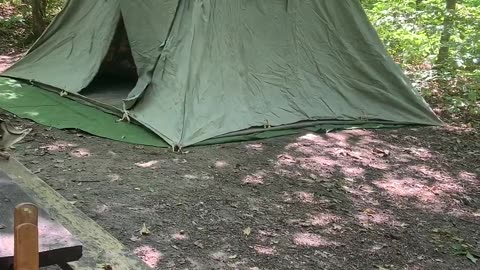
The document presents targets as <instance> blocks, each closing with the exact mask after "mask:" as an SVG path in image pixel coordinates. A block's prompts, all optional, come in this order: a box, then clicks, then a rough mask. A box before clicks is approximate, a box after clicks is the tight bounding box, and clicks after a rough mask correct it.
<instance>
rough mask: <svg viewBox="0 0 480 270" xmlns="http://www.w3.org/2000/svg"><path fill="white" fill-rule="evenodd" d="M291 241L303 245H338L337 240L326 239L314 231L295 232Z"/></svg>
mask: <svg viewBox="0 0 480 270" xmlns="http://www.w3.org/2000/svg"><path fill="white" fill-rule="evenodd" d="M293 242H294V243H295V245H297V246H303V247H330V246H337V245H338V243H337V242H334V241H331V240H328V239H326V238H325V237H323V236H321V235H318V234H314V233H295V234H294V235H293Z"/></svg>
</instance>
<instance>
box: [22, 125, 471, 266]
mask: <svg viewBox="0 0 480 270" xmlns="http://www.w3.org/2000/svg"><path fill="white" fill-rule="evenodd" d="M18 123H19V124H24V125H31V124H29V123H27V122H23V121H19V122H18ZM479 142H480V140H479V136H478V134H476V133H475V131H474V130H473V131H465V130H455V129H453V128H424V129H399V130H384V131H364V130H357V131H344V132H337V133H331V134H311V133H304V134H302V135H300V136H293V137H283V138H276V139H271V140H265V141H258V142H248V143H238V144H226V145H217V146H207V147H198V148H191V149H187V150H188V151H189V152H186V153H183V154H174V153H171V152H170V151H169V150H165V149H158V148H149V147H140V146H133V145H127V144H121V143H117V142H112V141H108V140H104V139H99V138H95V137H91V136H89V135H86V134H81V133H78V132H76V131H58V130H50V129H46V128H44V127H39V126H35V130H34V132H32V134H31V135H30V136H29V138H28V139H27V141H26V142H25V143H24V144H22V145H19V146H18V147H17V150H16V155H17V156H18V157H19V159H20V160H21V161H22V162H24V163H25V164H26V165H27V166H28V167H29V168H30V169H31V170H32V171H34V172H36V173H37V174H38V175H39V176H40V177H41V178H42V179H44V180H45V181H46V182H47V183H48V184H50V185H51V186H52V187H54V188H55V189H56V190H58V191H59V192H60V193H61V194H62V195H64V196H65V197H66V198H67V199H69V200H71V201H72V203H74V204H75V205H76V206H77V207H79V208H80V209H81V210H82V211H84V212H85V213H87V214H88V215H89V216H90V217H91V218H93V219H94V220H96V221H97V222H98V223H99V224H100V225H102V226H103V227H104V228H106V229H107V230H109V231H110V232H111V233H112V234H113V235H114V236H115V237H117V238H118V239H120V240H121V241H122V242H123V243H124V244H125V245H127V246H128V247H130V248H131V250H132V252H135V253H136V254H137V255H138V256H139V257H140V258H142V259H143V260H144V261H145V262H147V263H148V264H149V265H151V266H152V268H155V267H156V268H158V269H176V268H181V269H475V268H476V267H478V265H475V264H473V263H472V262H471V261H470V260H469V259H468V258H467V257H466V256H465V255H454V253H455V251H463V252H464V254H467V252H469V253H472V254H474V253H475V252H478V249H479V246H480V236H479V234H478V228H479V224H480V199H479V198H480V196H479V195H480V182H479V177H478V175H479V173H480V171H479V167H478V164H480V157H479V156H480V144H479ZM143 224H145V226H146V228H148V230H149V231H150V234H149V235H141V229H142V227H143ZM479 263H480V262H479Z"/></svg>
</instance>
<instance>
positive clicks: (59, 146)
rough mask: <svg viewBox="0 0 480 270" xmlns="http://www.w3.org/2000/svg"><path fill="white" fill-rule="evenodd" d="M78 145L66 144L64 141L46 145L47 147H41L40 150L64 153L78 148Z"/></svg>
mask: <svg viewBox="0 0 480 270" xmlns="http://www.w3.org/2000/svg"><path fill="white" fill-rule="evenodd" d="M77 146H78V144H75V143H69V142H64V141H56V142H53V143H51V144H48V145H45V146H40V149H45V150H47V151H50V152H63V151H66V150H68V149H70V148H73V147H77Z"/></svg>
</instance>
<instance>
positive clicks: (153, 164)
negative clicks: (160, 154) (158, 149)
mask: <svg viewBox="0 0 480 270" xmlns="http://www.w3.org/2000/svg"><path fill="white" fill-rule="evenodd" d="M158 162H159V161H158V160H151V161H146V162H137V163H135V165H136V166H138V167H141V168H152V169H154V168H156V165H157V164H158Z"/></svg>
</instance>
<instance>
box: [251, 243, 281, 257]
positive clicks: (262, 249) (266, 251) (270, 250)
mask: <svg viewBox="0 0 480 270" xmlns="http://www.w3.org/2000/svg"><path fill="white" fill-rule="evenodd" d="M254 249H255V252H257V253H258V254H260V255H269V256H272V255H276V254H277V251H276V250H275V248H274V247H269V246H259V245H256V246H255V247H254Z"/></svg>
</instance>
